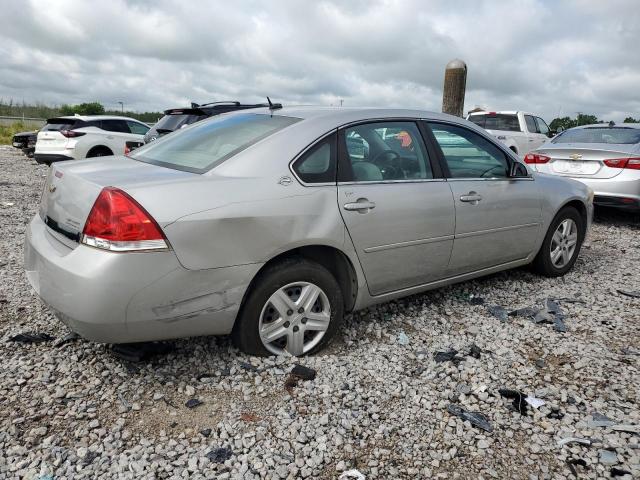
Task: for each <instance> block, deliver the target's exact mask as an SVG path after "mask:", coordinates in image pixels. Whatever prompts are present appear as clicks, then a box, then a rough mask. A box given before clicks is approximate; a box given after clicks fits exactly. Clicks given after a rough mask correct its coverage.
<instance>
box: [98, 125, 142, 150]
mask: <svg viewBox="0 0 640 480" xmlns="http://www.w3.org/2000/svg"><path fill="white" fill-rule="evenodd" d="M102 129H103V130H106V131H107V134H106V135H105V143H106V146H107V147H109V148H110V149H111V151H112V152H113V153H114V155H122V154H123V153H124V147H125V143H126V141H127V140H129V139H132V140H133V139H137V138H138V136H136V135H132V134H131V130H130V129H129V125H127V122H126V120H117V119H112V120H102Z"/></svg>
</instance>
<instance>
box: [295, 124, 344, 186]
mask: <svg viewBox="0 0 640 480" xmlns="http://www.w3.org/2000/svg"><path fill="white" fill-rule="evenodd" d="M293 170H294V172H296V174H297V175H298V177H299V178H300V180H302V181H303V182H304V183H335V181H336V136H335V134H334V135H329V136H328V137H327V138H324V139H322V140H321V141H319V142H318V143H317V144H316V145H314V146H313V147H311V148H310V149H309V150H308V151H307V152H305V153H304V155H302V157H300V158H299V159H298V160H296V162H295V163H294V164H293Z"/></svg>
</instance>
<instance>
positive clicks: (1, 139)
mask: <svg viewBox="0 0 640 480" xmlns="http://www.w3.org/2000/svg"><path fill="white" fill-rule="evenodd" d="M27 131H29V128H28V127H27V126H26V125H25V124H24V123H22V122H14V123H12V124H11V125H0V145H11V139H12V138H13V136H14V135H15V134H16V133H18V132H27Z"/></svg>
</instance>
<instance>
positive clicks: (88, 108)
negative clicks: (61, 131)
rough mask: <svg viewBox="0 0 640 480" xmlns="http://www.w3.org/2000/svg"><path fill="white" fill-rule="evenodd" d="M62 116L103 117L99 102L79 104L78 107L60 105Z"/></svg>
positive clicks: (102, 108)
mask: <svg viewBox="0 0 640 480" xmlns="http://www.w3.org/2000/svg"><path fill="white" fill-rule="evenodd" d="M60 113H62V115H75V114H76V113H77V114H78V115H103V114H104V107H103V106H102V104H101V103H99V102H91V103H80V104H78V105H62V106H61V107H60Z"/></svg>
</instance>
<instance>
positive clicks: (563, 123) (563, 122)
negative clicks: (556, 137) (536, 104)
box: [549, 117, 578, 132]
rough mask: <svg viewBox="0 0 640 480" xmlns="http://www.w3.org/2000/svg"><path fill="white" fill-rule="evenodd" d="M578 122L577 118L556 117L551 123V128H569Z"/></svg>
mask: <svg viewBox="0 0 640 480" xmlns="http://www.w3.org/2000/svg"><path fill="white" fill-rule="evenodd" d="M577 124H578V123H577V121H576V120H572V119H571V118H569V117H562V118H554V119H553V120H552V121H551V123H550V124H549V128H550V129H551V130H555V131H556V132H557V131H558V130H568V129H569V128H572V127H575V126H576V125H577Z"/></svg>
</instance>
